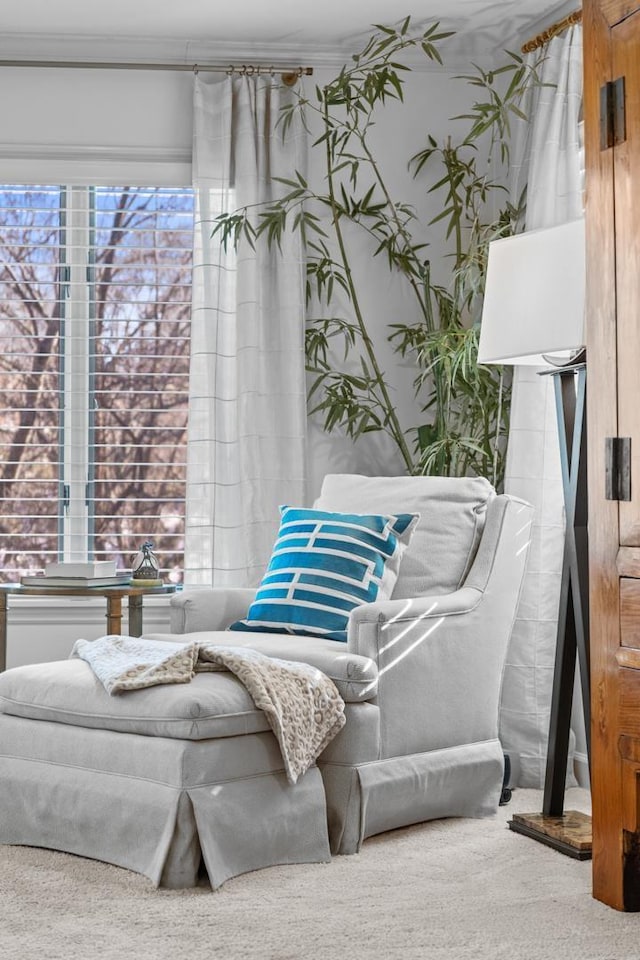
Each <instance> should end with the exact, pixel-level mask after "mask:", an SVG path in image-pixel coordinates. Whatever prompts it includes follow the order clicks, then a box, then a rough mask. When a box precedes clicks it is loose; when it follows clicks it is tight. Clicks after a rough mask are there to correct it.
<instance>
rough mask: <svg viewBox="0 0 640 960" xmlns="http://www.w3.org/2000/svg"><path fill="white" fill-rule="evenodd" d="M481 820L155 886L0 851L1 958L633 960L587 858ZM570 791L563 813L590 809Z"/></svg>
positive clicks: (634, 922) (638, 937)
mask: <svg viewBox="0 0 640 960" xmlns="http://www.w3.org/2000/svg"><path fill="white" fill-rule="evenodd" d="M540 804H541V795H540V794H539V793H538V792H536V791H530V790H518V791H516V792H515V793H514V798H513V800H512V802H511V804H510V805H509V806H507V807H503V808H502V809H501V810H500V813H499V815H498V817H497V818H496V819H492V820H444V821H438V822H434V823H430V824H421V825H418V826H415V827H409V828H406V829H403V830H397V831H394V832H393V833H390V834H387V835H385V836H381V837H375V838H372V839H371V840H368V841H366V843H365V844H364V847H363V850H362V852H361V853H360V854H359V855H358V856H355V857H338V858H335V859H334V860H333V862H332V863H330V864H318V865H303V866H283V867H276V868H271V869H269V870H262V871H258V872H256V873H251V874H247V875H245V876H243V877H238V878H236V879H235V880H231V881H229V882H228V883H227V884H225V886H224V887H222V889H221V890H219V891H218V892H217V893H211V892H210V891H209V890H208V889H206V888H204V887H203V888H198V889H196V890H188V891H158V890H155V889H154V888H153V887H152V886H151V883H150V882H149V881H148V880H146V879H145V878H143V877H140V876H137V875H135V874H132V873H129V872H128V871H126V870H121V869H119V868H117V867H112V866H108V865H106V864H102V863H97V862H93V861H88V860H82V859H80V858H77V857H72V856H68V855H66V854H61V853H53V852H50V851H46V850H37V849H31V848H24V847H0V934H1V936H0V957H1V958H2V960H128V958H134V957H135V958H141V960H183V958H184V960H214V958H215V960H218V958H220V960H222V958H224V960H302V958H305V960H306V958H319V960H320V958H321V960H360V958H362V960H378V958H379V960H396V958H397V960H414V958H415V960H445V958H446V960H639V958H640V915H638V914H620V913H616V912H615V911H613V910H610V909H608V908H607V907H605V906H603V905H602V904H600V903H597V902H596V901H595V900H593V899H592V898H591V892H590V870H591V866H590V863H589V862H578V861H576V860H571V859H570V858H568V857H565V856H562V855H561V854H559V853H556V852H555V851H553V850H550V849H548V848H546V847H544V846H542V845H540V844H538V843H536V842H535V841H532V840H528V839H526V838H525V837H522V836H519V835H517V834H515V833H513V832H511V831H510V830H508V829H507V827H506V821H507V819H508V818H509V817H510V816H511V814H512V813H513V812H515V811H518V810H519V811H536V810H540ZM587 804H588V796H587V794H586V793H585V792H584V791H581V790H571V791H569V794H568V800H567V804H566V809H570V808H575V809H583V810H588V805H587Z"/></svg>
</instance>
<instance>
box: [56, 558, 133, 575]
mask: <svg viewBox="0 0 640 960" xmlns="http://www.w3.org/2000/svg"><path fill="white" fill-rule="evenodd" d="M44 575H45V577H115V575H116V561H115V560H86V561H84V562H83V561H79V562H77V563H74V562H73V561H70V562H69V563H48V564H47V566H46V568H45V571H44Z"/></svg>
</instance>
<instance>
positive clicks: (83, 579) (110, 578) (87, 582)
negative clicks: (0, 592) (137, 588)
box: [20, 560, 131, 589]
mask: <svg viewBox="0 0 640 960" xmlns="http://www.w3.org/2000/svg"><path fill="white" fill-rule="evenodd" d="M130 581H131V574H130V573H125V572H123V571H121V572H120V573H117V572H116V562H115V560H88V561H86V562H79V563H50V564H48V565H47V567H46V568H45V572H44V574H34V575H33V576H31V575H29V576H25V577H21V579H20V583H21V584H22V585H23V587H46V588H47V589H49V588H51V589H55V588H56V587H81V588H84V587H125V586H127V585H128V584H129V583H130Z"/></svg>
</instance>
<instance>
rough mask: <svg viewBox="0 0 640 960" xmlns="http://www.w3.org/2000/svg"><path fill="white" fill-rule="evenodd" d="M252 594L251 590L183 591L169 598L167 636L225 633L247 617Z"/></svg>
mask: <svg viewBox="0 0 640 960" xmlns="http://www.w3.org/2000/svg"><path fill="white" fill-rule="evenodd" d="M255 595H256V592H255V589H253V588H251V587H248V588H247V587H211V588H205V589H198V590H185V591H184V592H183V593H176V594H174V596H172V597H171V601H170V616H171V633H197V632H198V631H202V630H226V628H227V627H228V626H229V624H230V623H233V621H234V620H240V619H241V618H242V617H245V616H246V615H247V610H248V609H249V605H250V604H251V602H252V601H253V599H254V597H255Z"/></svg>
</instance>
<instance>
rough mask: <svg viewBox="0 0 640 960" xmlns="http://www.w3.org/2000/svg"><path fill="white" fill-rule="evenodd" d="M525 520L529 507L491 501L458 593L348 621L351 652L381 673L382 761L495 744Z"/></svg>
mask: <svg viewBox="0 0 640 960" xmlns="http://www.w3.org/2000/svg"><path fill="white" fill-rule="evenodd" d="M531 518H532V510H531V507H530V506H529V505H528V504H524V503H522V501H517V500H515V499H512V498H510V497H504V496H502V497H496V498H495V500H494V501H493V503H492V504H491V508H490V513H489V515H488V516H487V522H486V525H485V531H484V533H483V537H482V541H481V544H480V546H479V549H478V554H477V557H476V561H475V562H474V565H473V567H472V569H471V571H470V574H469V577H468V578H467V581H466V584H465V585H464V586H463V587H461V588H460V589H459V590H456V591H454V592H453V593H451V594H447V595H444V596H437V597H421V598H418V599H415V600H388V601H383V602H379V603H374V604H363V605H362V606H360V607H357V608H356V609H355V610H354V611H352V613H351V616H350V618H349V633H348V642H347V645H348V649H349V650H350V651H352V652H353V653H357V654H359V655H360V656H365V657H369V658H370V659H372V660H373V661H374V662H375V663H376V664H377V666H378V698H377V702H378V706H379V708H380V724H381V740H382V744H381V747H382V757H393V756H404V755H407V754H411V753H421V752H424V751H427V750H434V749H439V748H442V747H448V746H456V745H457V744H461V743H471V742H477V741H482V740H492V739H495V738H497V736H498V709H499V701H500V687H501V684H502V672H503V669H504V660H505V656H506V650H507V644H508V642H509V638H510V636H511V630H512V627H513V621H514V618H515V613H516V609H517V604H518V598H519V594H520V587H521V584H522V577H523V573H524V566H525V560H526V555H527V547H528V540H529V530H530V524H531ZM470 581H471V584H472V585H470Z"/></svg>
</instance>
